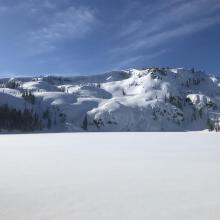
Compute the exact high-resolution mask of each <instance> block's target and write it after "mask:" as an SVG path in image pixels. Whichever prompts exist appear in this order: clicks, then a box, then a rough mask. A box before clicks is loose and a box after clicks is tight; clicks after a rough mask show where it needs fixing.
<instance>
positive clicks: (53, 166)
mask: <svg viewBox="0 0 220 220" xmlns="http://www.w3.org/2000/svg"><path fill="white" fill-rule="evenodd" d="M219 143H220V135H218V134H210V133H175V134H173V133H163V134H162V133H156V134H155V133H148V134H146V133H129V134H128V133H120V134H119V133H118V134H116V133H108V134H106V133H105V134H103V133H89V134H85V133H79V134H77V133H75V134H43V135H42V134H41V135H6V136H0V164H1V165H0V219H2V220H12V219H16V220H60V219H78V220H105V219H108V220H124V219H126V220H134V219H137V220H146V219H155V220H171V219H175V220H185V219H187V220H195V219H199V220H210V219H212V220H219V218H220V172H219V171H220V160H219V158H220V147H219Z"/></svg>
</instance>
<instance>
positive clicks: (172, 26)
mask: <svg viewBox="0 0 220 220" xmlns="http://www.w3.org/2000/svg"><path fill="white" fill-rule="evenodd" d="M0 27H1V29H0V74H1V76H12V75H15V74H17V75H39V74H59V75H62V74H63V75H68V74H69V75H70V74H72V75H79V74H94V73H101V72H105V71H109V70H115V69H127V68H131V67H136V68H139V67H147V66H172V67H173V66H177V67H186V68H191V67H195V68H197V69H201V70H205V71H207V72H212V73H220V62H219V58H220V0H152V1H151V0H136V1H135V0H44V1H43V0H25V1H21V0H0Z"/></svg>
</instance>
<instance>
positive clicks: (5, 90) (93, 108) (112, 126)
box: [0, 68, 220, 132]
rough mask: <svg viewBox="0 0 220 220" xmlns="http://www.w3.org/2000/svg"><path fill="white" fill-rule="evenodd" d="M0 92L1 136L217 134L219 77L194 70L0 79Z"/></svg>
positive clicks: (159, 70)
mask: <svg viewBox="0 0 220 220" xmlns="http://www.w3.org/2000/svg"><path fill="white" fill-rule="evenodd" d="M0 87H1V88H0V129H1V131H2V132H7V131H19V130H21V131H29V130H37V131H38V130H41V131H43V132H44V131H45V132H48V131H192V130H196V131H200V130H206V129H208V130H219V129H220V122H219V121H220V78H219V77H217V76H214V75H208V74H205V73H203V72H200V71H195V70H194V69H192V70H186V69H181V68H175V69H172V68H146V69H142V70H137V69H130V70H127V71H114V72H109V73H105V74H102V75H94V76H80V77H56V76H47V77H39V78H38V77H35V78H13V79H2V80H0ZM8 111H9V113H8V114H7V112H8ZM27 114H28V115H29V118H28V119H27ZM4 115H6V116H7V117H8V118H9V121H10V123H8V122H7V120H6V118H5V116H4ZM12 116H13V117H12ZM19 117H21V118H22V120H19ZM12 118H13V121H11V119H12ZM27 120H29V123H27V125H26V127H25V128H23V126H22V125H20V127H19V123H25V122H27ZM28 125H31V126H28ZM19 128H20V129H19Z"/></svg>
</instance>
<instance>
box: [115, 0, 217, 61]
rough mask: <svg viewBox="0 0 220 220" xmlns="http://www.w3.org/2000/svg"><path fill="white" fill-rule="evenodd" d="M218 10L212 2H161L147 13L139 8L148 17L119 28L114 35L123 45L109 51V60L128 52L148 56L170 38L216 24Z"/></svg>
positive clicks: (179, 36)
mask: <svg viewBox="0 0 220 220" xmlns="http://www.w3.org/2000/svg"><path fill="white" fill-rule="evenodd" d="M165 9H166V10H165ZM219 9H220V2H219V1H216V0H211V1H207V0H200V1H197V0H194V1H181V0H179V1H170V3H169V4H167V2H166V3H162V4H161V5H160V7H159V8H158V7H156V8H151V10H150V12H149V9H148V8H147V7H146V8H142V9H140V10H141V11H144V10H146V14H148V15H149V14H151V16H144V17H142V16H141V17H139V18H138V19H134V20H132V21H131V22H130V24H127V25H126V27H125V28H124V29H121V31H120V32H119V34H118V35H116V36H117V37H118V38H120V39H123V41H122V42H124V45H123V44H121V45H120V47H115V48H113V49H112V50H111V53H112V54H113V57H115V56H120V57H121V56H123V55H125V57H126V55H127V54H128V53H129V54H132V53H135V54H136V53H138V50H139V51H140V52H142V51H143V50H148V51H149V53H152V51H151V50H152V49H153V48H155V47H158V46H159V45H161V44H164V43H166V42H167V41H169V40H172V39H173V38H177V37H178V38H182V37H184V36H186V35H190V34H194V33H197V32H199V31H202V30H204V29H206V28H209V27H210V26H212V25H215V24H217V23H220V16H219V11H220V10H219ZM149 53H146V56H149ZM136 57H139V56H136ZM140 57H142V56H140ZM128 60H129V59H128ZM131 60H132V59H131Z"/></svg>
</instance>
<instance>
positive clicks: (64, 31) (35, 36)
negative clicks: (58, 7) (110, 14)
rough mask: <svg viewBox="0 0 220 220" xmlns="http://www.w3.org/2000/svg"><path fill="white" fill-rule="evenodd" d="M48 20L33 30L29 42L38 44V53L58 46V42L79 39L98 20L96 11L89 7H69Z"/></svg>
mask: <svg viewBox="0 0 220 220" xmlns="http://www.w3.org/2000/svg"><path fill="white" fill-rule="evenodd" d="M46 19H47V21H46V23H45V24H43V26H42V27H40V28H39V29H38V30H34V31H31V32H30V34H29V43H30V44H33V45H36V44H37V45H38V48H37V50H35V52H36V53H42V52H48V51H51V50H54V49H55V48H56V43H58V42H60V41H64V40H66V39H71V40H74V39H77V38H80V37H83V36H84V35H85V34H86V33H88V32H89V31H91V29H92V27H93V25H94V24H95V22H96V18H95V15H94V12H93V11H92V10H90V9H88V8H84V7H80V8H76V7H73V6H72V7H69V8H67V9H65V10H63V11H56V12H55V13H54V14H53V16H50V15H48V17H47V18H46Z"/></svg>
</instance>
